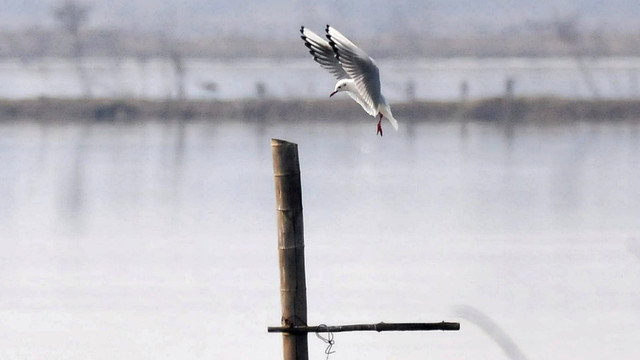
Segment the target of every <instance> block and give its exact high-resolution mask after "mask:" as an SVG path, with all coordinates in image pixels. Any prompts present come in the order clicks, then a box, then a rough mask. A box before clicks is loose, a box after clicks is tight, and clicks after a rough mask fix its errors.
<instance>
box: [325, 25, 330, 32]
mask: <svg viewBox="0 0 640 360" xmlns="http://www.w3.org/2000/svg"><path fill="white" fill-rule="evenodd" d="M330 27H331V26H329V24H327V27H326V28H324V30H325V31H326V32H329V28H330Z"/></svg>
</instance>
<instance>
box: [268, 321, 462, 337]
mask: <svg viewBox="0 0 640 360" xmlns="http://www.w3.org/2000/svg"><path fill="white" fill-rule="evenodd" d="M429 330H442V331H457V330H460V323H457V322H444V321H442V322H438V323H384V322H381V323H377V324H355V325H336V326H327V325H319V326H296V327H293V328H291V327H277V326H270V327H269V328H268V329H267V331H268V332H282V333H295V334H297V333H310V332H314V333H321V332H345V331H377V332H381V331H429Z"/></svg>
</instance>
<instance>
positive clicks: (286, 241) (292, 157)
mask: <svg viewBox="0 0 640 360" xmlns="http://www.w3.org/2000/svg"><path fill="white" fill-rule="evenodd" d="M271 153H272V155H273V175H274V178H275V188H276V203H277V208H276V210H277V214H278V256H279V262H280V302H281V305H282V318H281V324H282V326H283V327H284V328H290V327H298V326H306V325H307V289H306V280H305V268H304V234H303V222H302V185H301V184H300V165H299V161H298V145H296V144H294V143H290V142H287V141H283V140H277V139H272V140H271ZM282 350H283V355H284V360H308V358H309V350H308V345H307V334H306V333H295V334H293V333H287V332H284V333H283V334H282Z"/></svg>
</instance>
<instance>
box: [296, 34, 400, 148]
mask: <svg viewBox="0 0 640 360" xmlns="http://www.w3.org/2000/svg"><path fill="white" fill-rule="evenodd" d="M300 32H301V33H302V36H301V37H302V40H304V44H305V45H306V46H307V48H309V52H310V53H311V55H313V60H315V61H316V62H317V63H318V64H320V66H322V67H323V68H325V69H327V70H328V71H329V72H330V73H331V74H333V76H335V77H336V78H338V82H337V83H336V86H335V88H334V89H333V92H332V93H331V95H329V97H331V96H333V95H335V94H336V93H338V92H339V91H346V92H347V94H349V96H351V98H352V99H353V100H355V101H356V102H357V103H358V104H360V106H362V108H363V109H364V111H366V112H367V113H368V114H369V115H371V116H373V117H374V118H378V117H379V118H378V130H377V133H376V134H380V136H382V125H381V124H380V123H381V121H382V118H383V117H386V118H387V120H389V122H390V123H391V125H392V126H393V128H394V129H396V131H397V130H398V122H397V121H396V119H394V118H393V115H392V114H391V108H390V107H389V104H387V101H386V100H385V98H384V96H382V92H380V72H379V70H378V66H377V65H376V63H375V61H373V59H372V58H371V57H370V56H369V55H367V53H365V52H364V51H362V50H361V49H360V48H359V47H357V46H356V45H355V44H354V43H352V42H351V41H350V40H349V39H347V38H346V37H345V36H344V35H342V34H341V33H340V32H339V31H338V30H336V29H334V28H332V27H331V26H329V25H327V28H326V32H327V39H328V40H329V41H327V40H325V39H323V38H322V37H320V36H318V35H317V34H316V33H314V32H313V31H311V30H309V29H307V28H305V27H304V26H302V27H301V28H300Z"/></svg>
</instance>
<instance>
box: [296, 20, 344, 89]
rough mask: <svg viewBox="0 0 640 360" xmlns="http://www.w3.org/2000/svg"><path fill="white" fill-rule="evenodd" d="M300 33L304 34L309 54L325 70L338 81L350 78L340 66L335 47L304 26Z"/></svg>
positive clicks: (303, 37)
mask: <svg viewBox="0 0 640 360" xmlns="http://www.w3.org/2000/svg"><path fill="white" fill-rule="evenodd" d="M300 33H301V34H302V36H300V37H301V38H302V40H304V44H305V46H306V47H307V48H309V53H311V55H313V60H315V61H316V62H317V63H318V64H320V66H322V67H323V68H325V69H327V70H329V72H330V73H331V74H333V76H335V77H336V78H338V80H340V79H349V78H350V76H349V74H347V73H346V72H345V71H344V69H343V68H342V65H340V62H339V61H338V58H337V57H336V54H335V52H334V51H333V47H331V45H330V44H329V42H328V41H327V40H325V39H323V38H321V37H320V36H318V35H317V34H316V33H314V32H313V31H311V30H309V29H307V28H305V27H304V26H302V27H300Z"/></svg>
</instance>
